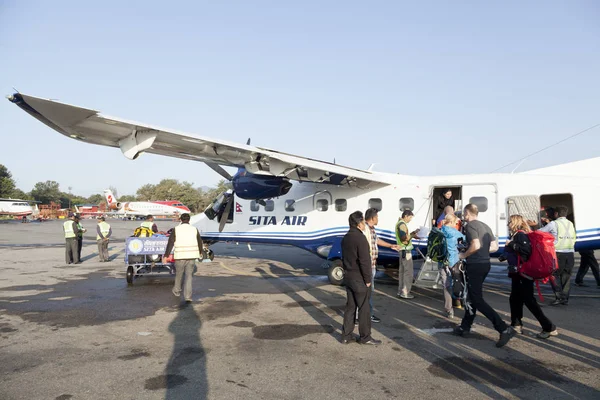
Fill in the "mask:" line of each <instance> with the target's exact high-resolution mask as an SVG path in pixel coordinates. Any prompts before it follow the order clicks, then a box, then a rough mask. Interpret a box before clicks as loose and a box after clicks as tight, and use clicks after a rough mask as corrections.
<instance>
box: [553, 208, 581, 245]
mask: <svg viewBox="0 0 600 400" xmlns="http://www.w3.org/2000/svg"><path fill="white" fill-rule="evenodd" d="M554 223H555V224H556V245H555V246H554V247H555V248H556V251H559V252H560V251H563V252H564V251H565V250H570V251H574V250H575V241H576V240H577V234H576V233H575V226H574V225H573V223H572V222H571V221H569V220H568V219H566V218H565V217H561V218H558V219H557V220H555V221H554Z"/></svg>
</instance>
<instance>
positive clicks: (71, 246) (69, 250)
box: [63, 214, 81, 264]
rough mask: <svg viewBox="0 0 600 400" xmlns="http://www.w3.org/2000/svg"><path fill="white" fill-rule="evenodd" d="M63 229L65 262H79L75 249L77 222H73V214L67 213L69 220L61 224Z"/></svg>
mask: <svg viewBox="0 0 600 400" xmlns="http://www.w3.org/2000/svg"><path fill="white" fill-rule="evenodd" d="M63 231H64V233H65V263H66V264H81V261H79V252H78V250H77V237H78V235H79V227H78V225H77V222H75V215H73V214H69V220H68V221H65V223H64V224H63Z"/></svg>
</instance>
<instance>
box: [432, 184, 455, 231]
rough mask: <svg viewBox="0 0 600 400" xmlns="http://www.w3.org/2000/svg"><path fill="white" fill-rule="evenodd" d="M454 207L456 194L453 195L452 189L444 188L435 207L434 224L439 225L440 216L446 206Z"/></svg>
mask: <svg viewBox="0 0 600 400" xmlns="http://www.w3.org/2000/svg"><path fill="white" fill-rule="evenodd" d="M448 206H450V207H452V208H453V209H454V196H452V189H444V190H443V191H442V194H440V197H439V198H438V202H437V204H436V207H435V213H434V214H433V225H432V226H437V221H438V219H439V218H440V216H441V215H442V214H443V213H444V209H445V208H446V207H448Z"/></svg>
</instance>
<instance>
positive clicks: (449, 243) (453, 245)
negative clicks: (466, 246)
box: [438, 214, 465, 318]
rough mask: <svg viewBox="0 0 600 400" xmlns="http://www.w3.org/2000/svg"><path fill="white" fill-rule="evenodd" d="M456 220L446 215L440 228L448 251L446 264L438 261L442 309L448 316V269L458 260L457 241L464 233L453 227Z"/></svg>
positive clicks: (450, 300) (450, 316) (450, 280)
mask: <svg viewBox="0 0 600 400" xmlns="http://www.w3.org/2000/svg"><path fill="white" fill-rule="evenodd" d="M457 220H458V218H457V217H456V215H454V214H448V215H446V217H445V218H444V220H443V224H442V228H441V229H440V230H441V231H442V233H443V235H444V237H445V238H446V250H447V253H448V257H447V262H446V264H443V263H438V268H439V270H440V277H441V278H442V283H443V285H444V310H446V316H447V317H448V318H454V310H453V309H452V273H451V272H450V269H451V268H452V267H453V266H454V265H456V263H458V261H459V258H458V241H459V239H462V240H464V239H465V235H463V234H462V233H460V232H459V231H458V230H457V229H456V228H454V226H456V223H457Z"/></svg>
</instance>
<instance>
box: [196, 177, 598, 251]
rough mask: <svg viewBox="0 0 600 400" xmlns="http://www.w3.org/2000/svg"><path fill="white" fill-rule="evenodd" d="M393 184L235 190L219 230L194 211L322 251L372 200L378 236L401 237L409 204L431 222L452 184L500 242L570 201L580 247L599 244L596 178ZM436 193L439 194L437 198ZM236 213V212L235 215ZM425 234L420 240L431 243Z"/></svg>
mask: <svg viewBox="0 0 600 400" xmlns="http://www.w3.org/2000/svg"><path fill="white" fill-rule="evenodd" d="M396 177H397V182H396V183H394V184H392V185H377V184H374V185H372V186H371V187H370V188H357V187H348V186H335V185H330V184H317V183H310V182H301V183H299V182H295V183H294V185H293V187H292V188H291V190H290V191H289V193H287V194H286V195H284V196H281V197H279V198H276V199H271V200H266V202H265V203H266V205H261V204H259V203H258V202H257V201H252V200H244V199H241V198H239V197H237V196H236V197H235V199H234V206H233V207H232V213H230V221H228V223H226V224H225V226H224V229H223V231H222V232H219V230H218V227H219V223H218V217H217V218H214V219H213V220H210V219H209V218H208V217H207V216H206V215H205V214H199V215H197V216H194V217H193V219H192V224H193V225H195V226H196V227H197V228H198V230H199V231H200V233H201V236H202V237H203V239H204V240H206V241H208V242H216V241H236V242H253V243H272V244H285V245H294V246H298V247H301V248H304V249H306V250H308V251H310V252H312V253H315V254H318V255H320V256H321V257H324V258H331V257H332V255H331V254H330V251H331V249H332V248H335V244H336V242H337V243H339V240H340V239H341V238H342V237H343V235H344V234H345V233H346V232H347V230H348V216H349V214H350V213H352V212H354V211H356V210H360V211H362V212H363V213H364V212H365V210H366V209H368V208H370V207H375V208H378V209H380V211H379V225H378V226H377V227H376V230H377V233H378V235H379V237H380V239H383V240H385V241H386V242H389V243H395V242H396V238H395V225H396V223H397V221H398V219H399V218H400V216H401V214H402V211H403V210H404V209H411V210H412V211H413V213H414V214H415V217H414V218H413V220H412V222H411V223H410V224H409V228H410V229H411V230H414V229H417V228H419V227H420V226H425V227H428V228H430V227H431V225H432V221H431V220H432V218H433V217H434V216H433V214H434V213H435V206H436V203H437V198H438V196H440V195H441V191H442V189H444V188H451V189H452V190H453V192H454V193H453V194H454V197H455V209H456V210H457V211H460V210H462V208H463V207H464V206H465V205H466V204H468V203H470V202H473V203H475V204H477V205H478V207H479V210H480V213H479V220H481V221H483V222H485V223H486V224H487V225H489V226H490V228H491V229H492V230H493V232H494V233H495V235H496V237H497V238H498V240H499V244H500V247H501V249H502V248H503V246H504V244H505V243H506V241H507V238H508V228H507V220H508V217H509V216H510V215H512V214H523V215H524V216H526V217H527V218H528V219H533V220H536V221H537V220H538V217H539V211H540V209H541V208H543V207H552V206H554V207H555V206H558V205H565V206H567V207H568V208H569V212H570V215H569V218H570V219H571V220H573V222H574V223H575V227H576V230H577V236H578V241H577V246H576V248H577V249H597V248H600V215H599V214H598V213H597V212H596V210H595V207H596V206H595V204H594V199H595V198H596V197H597V193H599V192H600V190H599V189H600V187H599V186H600V183H599V181H598V179H594V178H583V177H556V176H539V175H527V174H485V175H460V176H440V177H405V176H399V175H396ZM432 199H434V200H433V201H432ZM231 217H232V218H231ZM426 242H427V238H420V239H416V240H415V241H414V243H415V244H416V245H418V246H425V245H426ZM397 257H398V253H397V252H395V251H392V250H388V249H385V248H380V262H381V263H386V262H388V261H392V260H396V259H397Z"/></svg>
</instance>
